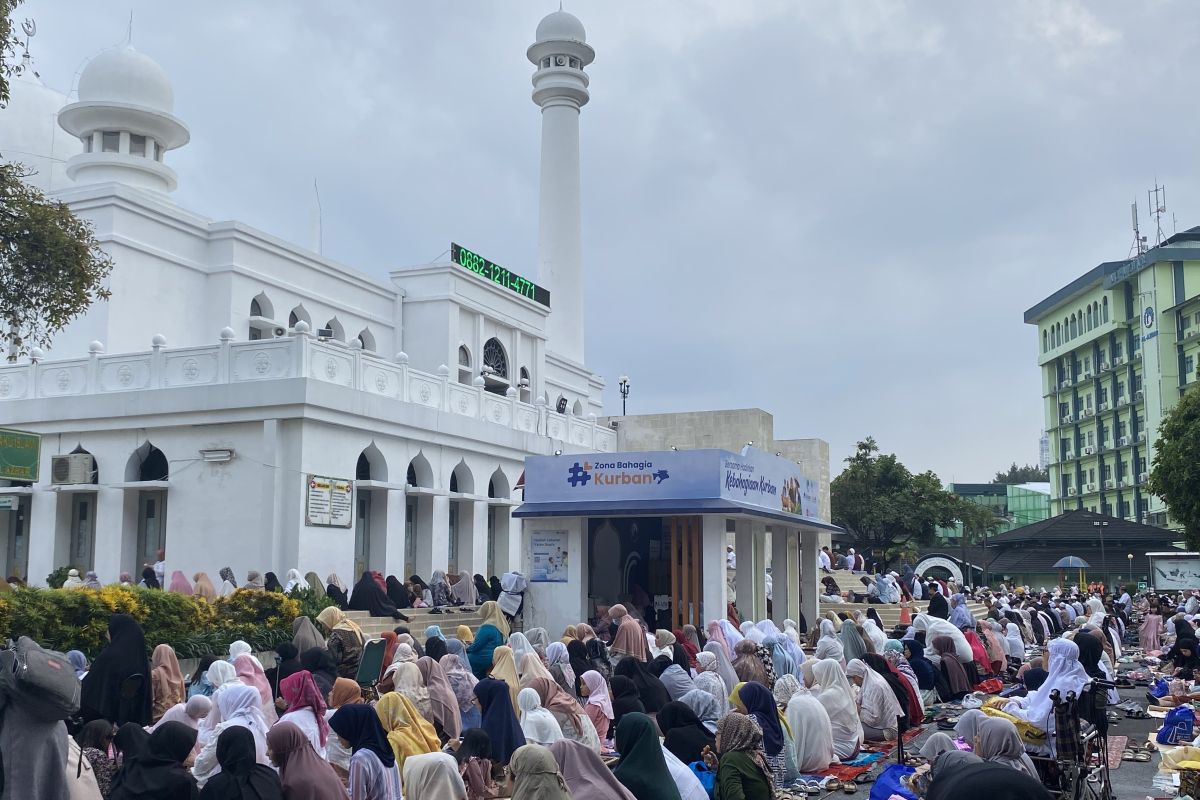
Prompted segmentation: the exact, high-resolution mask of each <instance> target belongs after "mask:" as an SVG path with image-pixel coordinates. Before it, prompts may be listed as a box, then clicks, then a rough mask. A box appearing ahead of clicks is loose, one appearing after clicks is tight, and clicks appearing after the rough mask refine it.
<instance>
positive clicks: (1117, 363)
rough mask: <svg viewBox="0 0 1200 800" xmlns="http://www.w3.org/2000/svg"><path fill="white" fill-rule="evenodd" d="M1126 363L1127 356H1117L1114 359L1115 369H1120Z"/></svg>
mask: <svg viewBox="0 0 1200 800" xmlns="http://www.w3.org/2000/svg"><path fill="white" fill-rule="evenodd" d="M1124 363H1125V356H1115V357H1114V358H1113V366H1114V367H1119V366H1121V365H1122V364H1124Z"/></svg>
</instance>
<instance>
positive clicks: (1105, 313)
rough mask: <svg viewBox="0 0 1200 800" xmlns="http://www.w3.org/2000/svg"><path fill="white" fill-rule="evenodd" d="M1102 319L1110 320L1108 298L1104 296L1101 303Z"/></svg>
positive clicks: (1102, 320) (1104, 320) (1103, 320)
mask: <svg viewBox="0 0 1200 800" xmlns="http://www.w3.org/2000/svg"><path fill="white" fill-rule="evenodd" d="M1100 318H1101V319H1100V321H1101V322H1108V298H1107V297H1105V298H1104V302H1103V303H1101V304H1100Z"/></svg>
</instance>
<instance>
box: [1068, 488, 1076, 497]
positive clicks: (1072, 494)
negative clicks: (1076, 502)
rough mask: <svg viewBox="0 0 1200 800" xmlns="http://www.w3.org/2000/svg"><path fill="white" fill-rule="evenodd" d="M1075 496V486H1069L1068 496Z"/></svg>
mask: <svg viewBox="0 0 1200 800" xmlns="http://www.w3.org/2000/svg"><path fill="white" fill-rule="evenodd" d="M1074 496H1075V487H1074V486H1068V487H1067V497H1074Z"/></svg>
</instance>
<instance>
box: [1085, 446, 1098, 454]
mask: <svg viewBox="0 0 1200 800" xmlns="http://www.w3.org/2000/svg"><path fill="white" fill-rule="evenodd" d="M1083 454H1084V455H1085V456H1094V455H1096V448H1094V447H1085V448H1083Z"/></svg>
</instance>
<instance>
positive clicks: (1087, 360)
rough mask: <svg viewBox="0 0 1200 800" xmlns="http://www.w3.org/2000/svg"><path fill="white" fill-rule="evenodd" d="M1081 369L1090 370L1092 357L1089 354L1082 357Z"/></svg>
mask: <svg viewBox="0 0 1200 800" xmlns="http://www.w3.org/2000/svg"><path fill="white" fill-rule="evenodd" d="M1083 371H1084V372H1091V371H1092V357H1091V356H1084V357H1083Z"/></svg>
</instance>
